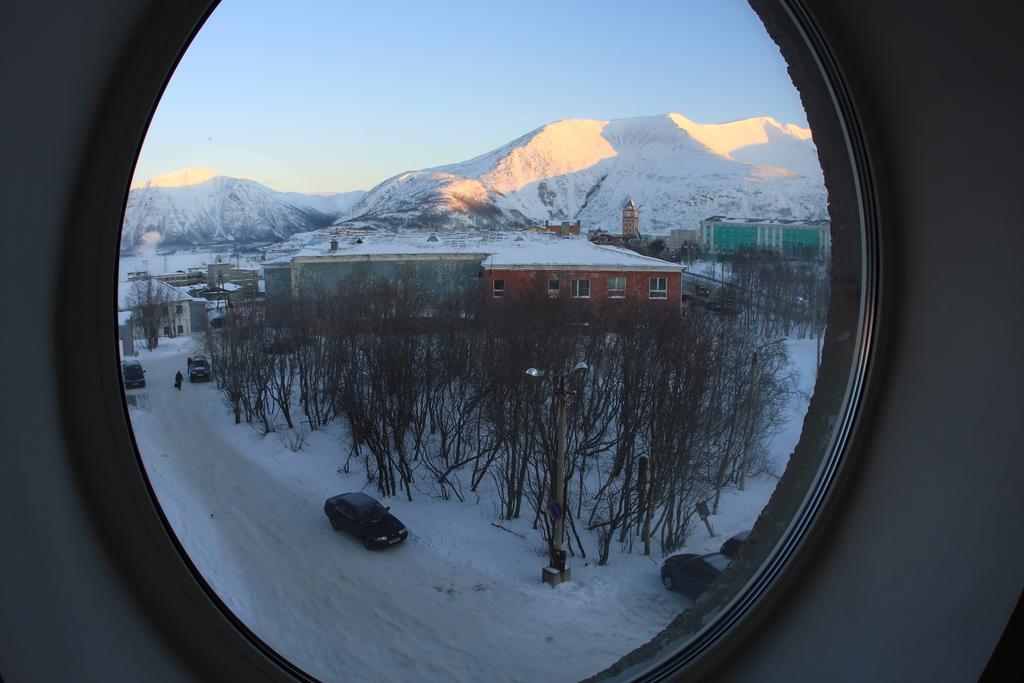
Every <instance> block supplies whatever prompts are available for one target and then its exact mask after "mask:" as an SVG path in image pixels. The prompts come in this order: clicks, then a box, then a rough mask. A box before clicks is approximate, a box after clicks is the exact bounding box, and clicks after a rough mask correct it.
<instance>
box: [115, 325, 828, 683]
mask: <svg viewBox="0 0 1024 683" xmlns="http://www.w3.org/2000/svg"><path fill="white" fill-rule="evenodd" d="M194 343H195V342H194V340H191V339H188V338H178V339H164V340H161V344H160V347H159V348H158V349H156V350H154V351H152V352H149V351H145V350H142V351H140V352H139V359H140V361H141V362H142V365H143V367H144V368H145V370H146V387H145V388H144V389H133V390H129V392H128V393H129V394H137V395H138V394H144V395H145V398H142V397H140V399H139V401H138V403H139V406H138V407H131V408H130V409H129V412H130V417H131V421H132V426H133V430H134V432H135V437H136V440H137V443H138V445H139V450H140V453H141V456H142V460H143V463H144V465H145V469H146V472H147V474H148V476H149V478H150V481H151V482H152V485H153V489H154V490H155V492H156V495H157V498H158V500H159V503H160V505H161V506H162V508H163V509H164V511H165V513H166V515H167V518H168V520H169V521H170V524H171V526H172V527H173V531H174V533H175V534H176V535H177V536H178V538H179V539H180V540H181V543H182V545H183V547H184V548H185V550H186V551H187V552H188V554H189V556H190V557H191V559H192V561H193V562H194V563H195V566H196V567H197V568H198V570H199V572H200V573H201V574H202V576H203V578H204V579H205V580H206V581H207V582H208V583H209V585H210V586H211V587H212V588H213V589H214V590H215V591H216V592H217V594H218V595H219V596H220V597H221V599H222V600H223V601H224V602H225V603H226V605H227V606H228V607H229V608H230V609H231V610H232V611H233V612H234V613H235V614H236V615H237V616H238V617H239V618H240V619H241V620H242V621H244V622H245V624H246V625H248V627H249V628H251V629H252V631H253V632H254V633H256V635H257V636H259V637H260V638H261V639H263V640H264V641H265V642H266V643H268V644H269V645H270V646H271V647H273V648H274V649H275V650H277V651H278V652H279V653H280V654H281V655H283V656H284V657H286V658H288V659H289V660H291V661H292V662H293V663H294V664H296V665H297V666H299V667H301V668H302V669H304V670H305V671H307V672H309V673H310V674H312V675H313V676H316V677H317V678H320V679H322V680H327V681H336V680H362V681H441V680H446V681H447V680H459V681H462V680H465V681H470V680H472V681H481V680H486V681H554V680H578V679H580V678H584V677H586V676H589V675H592V674H594V673H596V672H598V671H600V670H601V669H603V668H605V667H606V666H608V665H609V664H611V663H613V662H614V661H616V660H617V659H618V658H619V657H621V656H622V655H624V654H626V653H627V652H629V651H630V650H632V649H634V648H636V647H637V646H639V645H641V644H643V643H645V642H647V641H648V640H650V639H651V638H652V637H653V636H654V635H655V634H656V633H657V632H658V631H659V630H660V629H661V628H663V627H664V626H665V625H666V624H667V623H668V622H669V621H670V620H671V619H672V618H673V617H674V616H675V615H677V614H678V613H679V612H681V611H682V610H683V609H685V608H686V607H687V606H688V605H689V602H688V601H687V599H686V598H684V597H682V596H680V595H678V594H675V593H670V592H669V591H667V590H665V589H664V588H663V587H662V585H661V583H660V580H659V567H660V564H661V561H662V558H661V557H660V555H658V556H651V557H644V556H642V555H639V554H636V553H635V552H634V554H632V555H627V554H623V553H620V552H618V551H617V549H614V548H613V553H612V557H611V560H610V562H609V564H608V565H607V566H604V567H599V566H596V565H594V564H593V563H589V564H588V563H587V560H584V559H581V558H578V557H577V558H571V559H570V566H571V567H572V581H571V582H569V583H567V584H563V585H561V586H559V587H558V588H557V589H552V588H550V587H549V586H547V585H546V584H543V583H541V581H540V573H541V567H542V566H543V565H545V564H546V563H547V562H546V557H545V556H544V553H543V543H542V541H541V540H540V537H539V535H538V534H537V532H533V531H532V530H531V529H530V528H529V522H530V520H529V519H524V520H518V521H514V522H500V523H501V525H502V526H504V527H506V528H507V529H508V530H510V531H514V532H515V534H513V533H510V532H509V531H506V530H503V529H499V528H496V527H495V526H492V524H491V522H492V521H496V520H497V515H496V512H495V510H494V508H493V505H492V503H491V502H490V500H489V499H488V498H487V497H486V496H484V497H482V498H481V499H479V501H478V500H477V498H476V497H475V496H473V495H472V494H470V497H469V498H468V499H467V502H466V503H459V502H458V501H440V500H434V499H432V498H430V497H428V496H426V495H419V496H416V497H414V500H413V501H412V502H411V503H410V502H407V501H406V500H405V497H404V494H403V495H402V497H395V498H391V499H387V500H385V501H384V503H385V504H386V505H390V506H391V508H392V512H393V513H394V514H395V515H396V516H397V517H398V518H399V519H401V520H402V521H403V522H404V523H405V524H406V525H407V526H408V528H409V530H410V537H409V539H408V541H406V542H405V543H403V544H401V545H398V546H396V547H393V548H389V549H387V550H384V551H379V552H369V551H367V550H365V549H364V548H363V547H362V545H361V543H360V542H359V541H358V539H355V538H354V537H350V536H347V535H345V534H343V533H340V532H336V531H334V530H333V529H332V528H331V526H330V524H329V523H328V521H327V518H326V516H325V515H324V512H323V504H324V500H325V499H326V498H328V497H329V496H331V495H334V494H337V493H340V492H344V491H356V490H366V491H367V492H368V493H370V494H371V495H375V496H376V495H377V494H376V492H375V491H374V490H373V487H372V486H371V485H367V484H366V483H365V473H364V472H362V471H361V469H360V466H359V465H358V464H356V463H355V462H354V463H353V467H352V471H351V473H350V474H341V473H339V471H338V470H339V468H340V466H341V465H342V464H343V463H344V460H345V457H346V455H347V453H348V445H347V442H346V441H345V439H344V438H343V432H342V431H341V430H340V428H339V429H338V430H335V431H324V432H316V433H313V434H311V436H310V438H309V442H308V443H307V445H306V446H305V448H303V449H302V450H301V451H299V452H291V451H290V450H289V449H288V448H287V447H286V445H285V444H284V442H283V440H282V439H280V438H278V437H277V436H275V435H274V434H271V435H268V436H266V437H263V438H261V437H260V436H259V435H258V434H257V433H256V432H255V431H254V430H253V429H252V428H251V427H250V426H248V425H246V424H244V423H243V424H241V425H235V424H233V422H234V421H233V418H232V415H231V412H230V410H229V409H228V408H227V407H226V406H225V405H224V404H223V403H222V401H221V396H220V393H219V392H218V390H217V389H216V387H215V385H214V384H213V383H212V382H211V383H205V384H189V383H188V382H186V383H185V385H184V386H183V388H182V389H181V391H177V390H175V389H174V387H173V376H174V373H175V371H176V370H179V369H180V370H182V372H183V373H184V372H185V365H186V363H185V358H186V356H187V355H193V356H194V355H197V353H196V348H195V346H194ZM788 347H789V351H790V356H791V358H792V359H793V361H794V364H795V367H796V369H797V370H798V371H799V373H800V375H801V383H800V390H801V393H800V396H798V397H797V398H796V399H795V400H794V402H793V404H792V405H791V420H790V422H789V424H788V425H787V427H786V428H785V429H784V430H782V431H781V432H780V433H779V434H778V435H777V436H776V437H775V440H774V442H773V444H772V447H771V456H772V458H773V460H774V467H775V469H776V472H781V470H782V468H783V467H784V466H785V461H786V458H788V455H789V453H790V452H791V450H792V447H793V445H794V444H795V443H796V440H797V437H798V435H799V430H800V426H801V424H802V420H803V415H804V413H805V411H806V406H807V399H808V395H809V392H810V388H811V386H813V378H814V365H815V360H816V359H815V355H816V352H815V341H814V340H813V339H810V340H799V341H791V342H789V343H788ZM775 481H776V480H775V478H774V477H773V476H771V475H762V476H759V477H757V478H755V479H754V480H753V481H752V482H748V487H747V490H746V491H745V492H743V493H739V492H731V493H729V494H727V495H725V496H724V497H723V501H722V505H721V509H720V514H719V515H717V516H715V517H713V518H712V524H713V525H714V528H715V531H716V537H714V538H708V535H707V532H706V530H704V529H703V527H698V528H696V529H695V530H694V531H693V533H692V534H691V538H690V541H689V542H688V545H687V547H686V548H685V549H684V550H687V551H690V552H708V551H712V550H716V549H717V548H718V546H719V545H720V544H721V542H722V540H723V539H725V538H726V537H728V536H729V535H731V534H733V533H735V532H737V531H740V530H743V529H747V528H749V527H750V525H751V524H752V523H753V522H754V520H755V519H756V517H757V515H758V514H759V512H760V510H761V509H762V508H763V506H764V504H765V503H766V502H767V500H768V497H769V496H770V494H771V492H772V490H773V488H774V486H775ZM516 534H522V535H523V536H525V539H524V538H521V537H520V536H518V535H516Z"/></svg>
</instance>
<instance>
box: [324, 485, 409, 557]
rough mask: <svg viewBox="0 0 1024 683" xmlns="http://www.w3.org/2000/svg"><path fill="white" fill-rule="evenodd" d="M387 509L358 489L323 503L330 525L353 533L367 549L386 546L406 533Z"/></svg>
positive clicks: (396, 541) (397, 541) (393, 543)
mask: <svg viewBox="0 0 1024 683" xmlns="http://www.w3.org/2000/svg"><path fill="white" fill-rule="evenodd" d="M390 509H391V508H387V507H384V506H383V505H381V504H380V503H378V502H377V500H376V499H375V498H374V497H373V496H369V495H367V494H365V493H361V492H355V493H342V494H340V495H337V496H333V497H331V498H328V499H327V502H326V503H324V513H325V514H326V515H327V519H329V520H330V521H331V526H332V527H334V528H335V529H338V530H339V531H347V532H349V533H350V534H355V535H356V536H358V537H359V538H360V540H362V542H363V545H364V546H366V548H367V549H371V548H386V547H388V546H390V545H395V544H397V543H401V542H402V541H404V540H405V539H406V538H407V537H408V536H409V530H408V529H406V528H405V525H404V524H402V523H401V522H400V521H398V518H397V517H395V516H394V515H392V514H391V513H390V512H388V510H390Z"/></svg>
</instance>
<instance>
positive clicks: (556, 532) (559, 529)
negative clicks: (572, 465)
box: [551, 375, 569, 583]
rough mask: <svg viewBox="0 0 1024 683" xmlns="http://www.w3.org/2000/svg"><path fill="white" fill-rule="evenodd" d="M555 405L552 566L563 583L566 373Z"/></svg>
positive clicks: (566, 575) (561, 377)
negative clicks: (555, 459)
mask: <svg viewBox="0 0 1024 683" xmlns="http://www.w3.org/2000/svg"><path fill="white" fill-rule="evenodd" d="M555 406H556V408H557V410H558V458H557V461H556V462H555V496H554V505H552V506H551V512H552V513H553V514H554V518H555V520H554V524H553V525H552V530H551V568H553V569H556V570H558V571H559V572H560V573H561V574H562V576H561V580H560V581H559V583H561V582H562V581H568V580H569V570H568V569H566V567H565V551H564V550H562V537H563V535H564V534H565V439H566V436H565V375H559V376H558V388H557V389H556V390H555Z"/></svg>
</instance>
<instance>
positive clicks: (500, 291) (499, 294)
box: [491, 279, 505, 299]
mask: <svg viewBox="0 0 1024 683" xmlns="http://www.w3.org/2000/svg"><path fill="white" fill-rule="evenodd" d="M499 282H500V283H501V287H500V288H499V287H498V283H499ZM491 296H493V297H494V298H495V299H504V298H505V280H504V279H496V280H492V281H491Z"/></svg>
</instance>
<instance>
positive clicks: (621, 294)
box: [608, 275, 626, 299]
mask: <svg viewBox="0 0 1024 683" xmlns="http://www.w3.org/2000/svg"><path fill="white" fill-rule="evenodd" d="M612 280H622V287H621V288H616V289H612ZM608 298H609V299H625V298H626V276H625V275H612V276H611V277H609V278H608Z"/></svg>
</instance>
